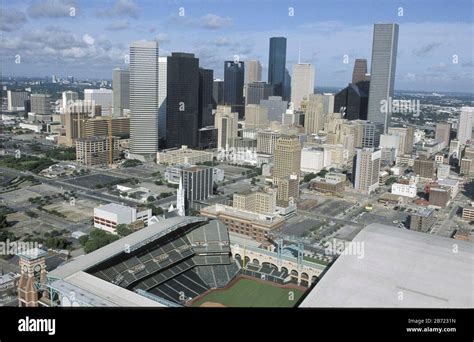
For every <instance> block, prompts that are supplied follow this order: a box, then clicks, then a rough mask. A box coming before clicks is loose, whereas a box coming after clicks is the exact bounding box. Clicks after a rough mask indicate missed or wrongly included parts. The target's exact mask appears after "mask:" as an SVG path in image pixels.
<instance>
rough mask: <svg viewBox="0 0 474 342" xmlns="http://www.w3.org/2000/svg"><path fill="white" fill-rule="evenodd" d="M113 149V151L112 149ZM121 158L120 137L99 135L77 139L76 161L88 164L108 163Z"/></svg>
mask: <svg viewBox="0 0 474 342" xmlns="http://www.w3.org/2000/svg"><path fill="white" fill-rule="evenodd" d="M110 143H112V144H110ZM110 149H112V151H110ZM110 157H112V160H111V161H112V162H115V161H117V160H119V159H120V151H119V139H118V138H117V137H112V139H109V137H106V136H98V137H89V138H81V139H77V140H76V162H77V163H79V164H83V165H86V166H96V165H107V164H109V162H110Z"/></svg>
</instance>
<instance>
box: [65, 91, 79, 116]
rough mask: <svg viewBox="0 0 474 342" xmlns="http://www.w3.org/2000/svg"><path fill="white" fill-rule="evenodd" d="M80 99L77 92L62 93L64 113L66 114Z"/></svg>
mask: <svg viewBox="0 0 474 342" xmlns="http://www.w3.org/2000/svg"><path fill="white" fill-rule="evenodd" d="M78 99H79V94H78V93H77V92H75V91H63V93H62V107H63V111H62V112H63V113H66V112H67V111H68V110H69V109H70V108H71V107H72V106H74V104H75V103H76V101H77V100H78Z"/></svg>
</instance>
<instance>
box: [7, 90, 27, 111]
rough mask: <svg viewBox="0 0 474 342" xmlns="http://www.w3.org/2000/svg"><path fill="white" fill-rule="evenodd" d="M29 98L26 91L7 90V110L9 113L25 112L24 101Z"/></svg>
mask: <svg viewBox="0 0 474 342" xmlns="http://www.w3.org/2000/svg"><path fill="white" fill-rule="evenodd" d="M29 98H30V93H29V92H27V91H13V90H7V108H8V110H9V111H14V110H25V101H26V100H28V99H29Z"/></svg>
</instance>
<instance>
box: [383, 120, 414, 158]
mask: <svg viewBox="0 0 474 342" xmlns="http://www.w3.org/2000/svg"><path fill="white" fill-rule="evenodd" d="M388 133H389V134H393V135H399V136H400V148H399V149H398V153H400V155H403V154H411V153H412V152H413V140H414V135H415V130H414V128H413V127H412V126H408V127H390V128H389V129H388ZM402 144H403V145H402Z"/></svg>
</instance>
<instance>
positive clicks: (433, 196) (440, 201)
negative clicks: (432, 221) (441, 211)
mask: <svg viewBox="0 0 474 342" xmlns="http://www.w3.org/2000/svg"><path fill="white" fill-rule="evenodd" d="M450 199H451V194H450V191H449V190H446V189H443V188H438V187H431V188H430V195H429V203H430V205H431V206H434V207H438V208H445V207H446V206H447V205H448V204H449V202H450Z"/></svg>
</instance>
